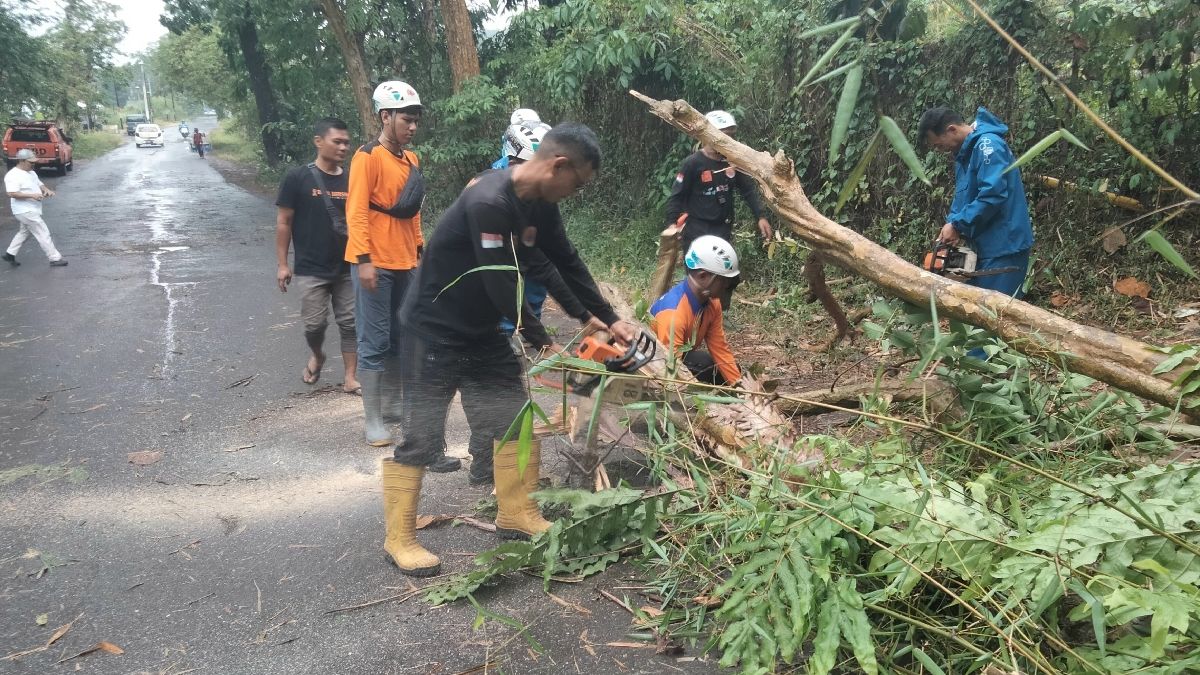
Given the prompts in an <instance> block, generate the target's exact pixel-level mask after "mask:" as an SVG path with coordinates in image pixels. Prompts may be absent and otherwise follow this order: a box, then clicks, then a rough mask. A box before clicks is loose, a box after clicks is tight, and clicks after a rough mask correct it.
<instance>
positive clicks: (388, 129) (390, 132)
mask: <svg viewBox="0 0 1200 675" xmlns="http://www.w3.org/2000/svg"><path fill="white" fill-rule="evenodd" d="M390 117H391V121H389V122H388V123H387V125H386V126H384V128H383V138H384V140H385V141H386V142H387V144H388V145H389V146H393V147H395V148H396V149H397V150H398V149H399V148H400V142H399V141H397V140H396V111H395V110H393V111H391V115H390ZM388 150H392V147H389V148H388ZM392 154H395V151H394V150H393V151H392Z"/></svg>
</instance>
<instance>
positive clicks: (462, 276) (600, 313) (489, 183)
mask: <svg viewBox="0 0 1200 675" xmlns="http://www.w3.org/2000/svg"><path fill="white" fill-rule="evenodd" d="M599 169H600V146H599V142H598V141H597V139H596V135H595V133H593V132H592V130H591V129H589V128H587V127H586V126H584V125H582V124H575V123H565V124H560V125H559V126H557V127H555V128H554V129H552V130H551V131H550V132H548V133H547V134H546V136H545V137H544V139H543V141H542V143H541V145H540V146H539V147H538V149H537V152H535V153H534V156H533V159H531V160H530V161H528V162H526V163H524V164H521V165H520V166H516V167H512V168H510V169H505V170H502V171H495V172H491V173H486V174H483V175H482V176H480V177H479V178H478V180H475V181H472V182H471V183H470V184H469V185H467V187H466V188H465V189H464V190H463V191H462V194H460V195H459V197H458V199H456V200H455V201H454V203H453V204H451V205H450V208H449V209H447V210H446V212H445V214H444V215H443V216H442V218H441V221H440V222H439V223H438V225H437V228H436V229H435V230H434V232H433V235H432V236H431V237H430V239H429V241H428V243H427V245H426V247H425V252H424V253H425V255H424V257H423V260H422V264H421V267H420V268H419V269H418V271H417V274H416V278H415V279H414V281H413V286H412V289H411V291H410V292H409V294H408V296H407V297H406V299H405V301H404V305H403V307H402V309H401V320H402V322H403V324H404V327H405V330H404V331H403V334H402V336H401V346H400V349H401V358H402V359H403V363H404V367H403V370H402V372H403V385H404V386H403V388H402V390H403V394H402V396H401V413H402V414H401V416H402V429H403V440H402V441H401V442H400V443H399V444H398V445H397V446H396V448H395V452H394V454H393V457H388V458H385V459H384V460H383V461H382V463H381V464H382V467H381V468H382V478H383V495H384V520H385V523H386V527H387V537H386V540H385V543H384V550H386V551H387V553H388V555H389V556H390V559H391V560H392V561H393V562H394V563H395V564H396V566H397V567H399V568H400V570H401V571H402V572H403V573H405V574H408V575H412V576H429V575H433V574H437V572H438V570H439V569H440V567H441V563H440V561H439V560H438V558H437V556H435V555H434V554H432V553H430V552H429V551H427V550H426V549H425V548H424V547H422V546H421V545H420V544H419V543H418V542H417V538H416V530H415V526H416V516H417V502H418V501H419V497H420V491H421V480H422V478H423V477H424V474H425V470H426V467H428V466H429V465H430V463H432V462H435V461H437V460H438V458H439V457H441V455H442V452H443V448H444V446H445V426H446V411H447V408H448V407H449V405H450V401H451V400H452V399H453V398H454V395H455V393H460V394H461V396H462V405H463V411H464V412H465V413H466V416H467V422H468V423H469V424H470V426H471V430H472V433H477V432H484V433H486V434H487V435H488V436H490V437H491V438H492V439H493V442H494V443H496V447H495V456H494V468H493V471H494V476H495V482H496V502H497V514H496V533H497V534H499V535H500V536H501V537H504V538H511V539H516V538H527V537H531V536H534V535H537V534H539V533H541V532H544V531H546V530H547V529H549V528H550V523H549V522H547V521H546V520H545V519H543V518H542V515H541V513H540V512H539V511H538V507H537V504H536V503H535V502H534V501H533V500H532V499H530V497H529V493H530V491H532V490H533V489H535V486H536V485H537V482H538V476H539V469H540V461H541V450H540V447H539V445H538V443H537V442H536V441H534V443H533V446H532V448H531V452H530V457H529V462H528V465H527V466H526V467H525V469H524V472H521V471H520V470H519V469H518V463H517V442H516V441H513V442H509V443H504V444H503V445H500V444H499V443H498V441H499V439H501V438H502V437H503V436H504V435H505V432H506V431H507V429H508V427H509V426H510V425H511V423H512V422H513V420H514V419H516V417H517V415H519V414H520V412H521V410H522V409H523V408H524V406H525V403H526V401H527V400H528V397H527V395H526V393H525V390H524V388H523V383H522V378H521V364H520V361H518V360H517V356H516V354H515V353H513V350H512V349H511V348H510V347H509V345H508V342H507V340H505V338H504V336H503V335H502V334H501V333H500V332H499V331H498V330H496V325H497V323H498V322H499V321H500V317H502V316H506V317H508V318H509V319H510V320H513V321H514V323H516V319H517V318H518V316H519V317H520V319H521V321H520V322H519V325H520V330H521V332H522V333H523V334H524V336H525V337H526V339H528V340H529V341H530V342H531V343H532V344H533V345H534V346H536V347H539V348H542V349H543V350H556V349H557V348H556V347H555V346H554V343H553V341H552V340H551V339H550V337H549V335H548V334H547V333H546V329H545V328H544V327H543V326H542V324H541V322H540V321H538V320H537V317H535V316H534V315H533V312H532V310H530V308H529V305H528V303H526V302H525V301H524V300H523V299H522V298H520V296H519V295H518V294H517V274H516V271H515V269H514V268H515V265H514V263H516V262H517V261H518V260H519V259H520V258H522V257H524V256H525V255H526V251H527V249H533V248H537V249H540V250H541V251H542V252H543V253H545V255H546V257H547V258H549V259H550V261H551V262H552V263H554V265H555V266H556V267H557V268H558V271H559V273H560V274H561V275H562V278H563V279H564V281H566V283H567V284H568V285H569V286H570V287H571V290H572V291H573V292H574V293H575V295H576V296H578V298H579V299H580V301H581V302H582V303H583V304H584V306H585V307H587V309H588V311H590V312H591V313H592V314H593V315H595V316H596V317H598V318H599V319H600V320H601V321H603V322H604V323H605V325H607V326H608V328H609V331H610V332H611V333H612V334H613V335H614V336H615V337H616V338H617V339H618V340H621V341H624V342H630V341H632V340H634V339H635V338H636V337H637V336H638V333H639V332H638V330H637V329H636V328H635V327H634V326H633V325H632V324H630V323H629V322H626V321H622V320H620V319H618V318H617V316H616V314H615V313H614V312H613V310H612V307H610V306H609V305H608V303H607V302H605V301H604V298H603V296H601V295H600V292H599V290H598V289H597V288H596V284H595V282H594V281H593V279H592V276H591V274H590V273H589V272H588V270H587V267H586V266H585V265H584V264H583V261H582V260H580V258H579V254H578V253H577V252H576V251H575V248H574V247H573V246H572V245H571V242H570V241H569V240H568V239H567V235H566V232H565V231H564V230H563V229H562V228H561V227H555V226H553V225H551V224H550V223H547V222H545V221H541V220H539V221H533V220H531V218H530V216H531V210H532V208H533V207H534V206H536V205H538V204H540V203H549V204H555V203H557V202H559V201H561V200H563V199H565V198H567V197H569V196H571V195H573V194H576V193H578V192H579V191H580V190H582V189H583V187H584V186H585V185H587V184H588V183H589V182H590V181H591V180H592V179H593V178H595V176H596V173H597V172H598V171H599ZM514 242H516V243H515V244H514Z"/></svg>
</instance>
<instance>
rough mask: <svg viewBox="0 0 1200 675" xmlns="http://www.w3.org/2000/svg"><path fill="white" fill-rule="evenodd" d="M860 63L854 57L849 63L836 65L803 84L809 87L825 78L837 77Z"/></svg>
mask: <svg viewBox="0 0 1200 675" xmlns="http://www.w3.org/2000/svg"><path fill="white" fill-rule="evenodd" d="M861 63H862V61H859V60H858V59H854V60H853V61H851V62H850V63H847V64H845V65H841V66H838V67H837V68H834V69H833V70H831V71H829V72H828V73H825V74H824V75H822V76H820V77H818V78H817V79H815V80H813V81H812V82H809V83H808V84H807V85H805V86H808V87H811V86H813V85H814V84H820V83H821V82H824V81H825V80H831V79H833V78H835V77H837V76H838V75H841V74H843V73H845V72H846V71H847V70H850V69H851V68H853V67H854V66H857V65H859V64H861ZM797 89H799V87H797Z"/></svg>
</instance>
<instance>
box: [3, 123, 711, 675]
mask: <svg viewBox="0 0 1200 675" xmlns="http://www.w3.org/2000/svg"><path fill="white" fill-rule="evenodd" d="M201 123H203V120H201ZM209 126H211V123H210V124H209V125H205V128H208V127H209ZM169 141H170V142H168V144H167V147H166V148H164V149H141V150H139V149H136V148H134V147H133V146H132V145H125V146H123V147H121V148H119V149H117V150H116V151H114V152H112V153H110V154H109V155H107V156H105V157H103V158H100V159H98V160H94V161H92V162H90V163H89V164H87V165H86V166H81V167H80V168H79V169H78V170H76V171H75V173H74V174H72V175H71V176H68V177H66V178H63V179H53V178H45V177H44V178H43V180H45V181H46V182H47V184H49V185H51V186H52V188H53V189H55V190H56V191H58V196H57V197H55V198H54V199H51V200H48V201H47V202H46V203H45V214H44V215H45V219H46V221H47V222H48V223H49V225H50V228H51V232H52V234H53V236H54V239H55V243H56V244H57V246H58V248H59V250H60V251H62V252H63V254H64V256H65V257H66V258H67V259H68V260H69V261H70V266H69V267H67V268H50V267H49V266H47V265H46V261H45V258H44V256H43V255H42V253H41V251H40V249H38V248H37V246H36V244H35V242H33V241H29V242H28V243H26V245H25V248H23V249H22V251H21V253H20V255H19V259H20V260H21V261H22V262H23V263H24V264H23V266H21V267H20V268H17V269H10V268H8V267H7V266H5V267H4V268H3V269H0V382H2V383H3V388H0V658H2V657H4V656H5V655H9V654H13V653H16V652H21V651H25V650H29V649H33V648H36V647H39V646H42V645H45V644H46V642H47V641H48V640H49V639H50V638H51V636H52V635H53V634H54V633H55V632H56V629H58V628H59V627H62V626H64V625H66V624H68V623H70V622H72V621H74V623H72V624H71V627H70V629H69V630H68V631H67V632H66V633H65V634H63V635H62V637H61V638H60V639H58V640H57V641H56V642H55V643H54V644H53V645H51V646H50V647H49V648H48V649H45V650H44V651H40V652H35V653H32V654H28V655H25V656H21V657H19V658H15V659H8V660H0V672H3V673H46V672H68V671H70V672H75V671H81V672H92V673H183V672H191V671H194V670H195V671H199V672H203V673H458V672H462V671H467V670H469V669H472V668H475V667H476V666H481V665H482V664H484V663H485V662H489V661H494V662H495V664H496V665H498V666H500V667H501V669H502V671H503V672H509V673H560V672H561V673H568V672H572V673H573V672H592V673H597V672H599V673H609V672H613V673H617V672H644V673H659V672H661V673H671V672H710V671H712V670H714V668H713V666H712V664H711V662H705V661H695V660H691V658H690V656H694V655H695V652H694V651H692V650H689V654H688V655H687V656H686V657H685V658H684V659H682V660H681V659H676V658H673V657H665V656H655V655H654V650H653V649H628V648H618V647H608V646H605V643H607V642H610V641H621V640H625V639H627V638H625V634H626V633H627V632H628V631H629V630H630V624H629V618H628V616H627V615H626V614H625V613H624V612H623V611H622V610H620V609H619V608H617V607H616V606H615V605H614V604H612V603H610V602H608V601H605V600H600V599H598V597H599V596H598V595H597V594H596V592H595V587H597V586H599V587H602V588H609V589H611V588H613V587H615V586H620V585H622V583H628V582H627V581H624V580H623V579H622V576H628V575H630V574H631V571H630V570H629V569H628V568H625V567H619V568H616V569H615V570H610V572H609V573H607V574H605V575H601V576H600V577H596V578H593V579H589V580H587V581H586V582H584V583H581V584H564V585H560V586H557V587H555V588H554V589H553V590H554V592H555V593H556V594H557V595H558V596H559V597H561V598H565V599H567V600H568V601H569V602H568V603H567V604H570V603H575V604H576V605H578V606H579V607H583V608H585V610H586V611H588V612H590V615H589V614H586V613H585V612H583V611H580V610H578V609H574V608H571V607H567V606H563V605H562V604H559V603H555V602H553V601H552V600H551V599H550V598H549V597H547V596H546V595H545V594H544V593H542V591H541V583H540V580H535V579H531V578H525V577H519V578H515V579H509V580H507V581H506V582H505V584H504V585H503V586H501V587H500V588H498V589H495V590H490V591H487V592H485V593H483V594H481V596H480V597H481V600H484V601H485V603H486V604H487V606H488V607H489V608H490V609H492V610H493V611H496V612H499V613H502V614H505V615H507V616H510V617H512V618H515V619H517V620H518V621H521V622H524V623H526V624H527V625H528V626H529V634H530V635H531V636H532V637H534V638H535V639H536V640H537V642H538V643H540V644H541V645H542V646H543V647H544V648H545V651H544V653H542V654H538V655H535V654H534V653H533V652H531V651H529V650H528V649H527V648H526V644H525V642H524V641H523V640H522V639H521V638H520V637H518V636H516V634H515V632H514V631H513V630H512V629H510V628H508V627H505V626H503V625H501V624H498V623H496V622H492V621H489V622H487V623H486V624H485V625H484V627H483V628H482V629H480V630H472V622H473V621H474V619H475V611H474V610H473V609H471V607H470V606H469V605H466V604H461V603H460V604H457V605H453V606H450V607H445V608H430V607H429V606H428V605H427V604H425V603H423V602H422V601H420V600H419V599H413V600H409V601H407V602H404V603H394V602H391V603H383V604H379V605H375V606H373V607H370V608H367V609H362V610H357V611H352V612H346V613H339V614H327V613H326V612H327V611H328V610H330V609H333V608H338V607H344V606H348V605H355V604H358V603H364V602H368V601H371V600H375V599H379V598H385V597H388V596H391V595H395V594H397V593H402V592H404V591H405V590H406V589H407V588H408V586H407V582H406V581H405V579H404V577H402V576H401V575H399V574H398V573H397V572H396V571H395V570H394V568H391V567H390V566H389V565H387V564H386V563H385V562H384V560H383V556H382V548H381V547H382V539H383V523H382V506H381V501H380V496H379V484H378V462H379V459H380V457H381V456H383V454H385V452H386V451H380V450H378V449H373V448H369V447H367V446H365V445H364V444H363V443H362V442H361V440H360V438H361V435H360V434H361V405H360V403H359V399H357V398H355V397H352V396H349V395H345V394H342V393H339V392H338V391H336V390H335V389H334V388H333V387H331V386H329V385H333V384H334V383H337V382H340V377H339V376H340V374H341V370H340V364H339V363H337V362H336V360H334V359H331V360H330V361H329V363H327V365H326V367H325V371H324V375H323V377H322V380H321V383H320V385H319V386H320V387H321V388H316V389H314V388H311V387H306V386H305V385H303V384H301V383H300V371H301V368H302V367H303V365H304V358H305V349H304V346H303V340H302V338H301V333H300V327H299V323H298V321H299V318H298V298H297V297H296V295H295V294H294V293H289V294H287V295H282V294H280V293H279V292H278V290H277V289H276V288H275V287H274V254H273V251H272V241H273V228H274V209H273V207H272V205H271V204H270V202H269V201H267V200H264V199H263V198H261V197H258V196H255V195H252V194H250V193H247V192H245V191H243V190H241V189H239V188H237V187H234V186H232V185H230V184H228V183H226V182H225V181H224V180H223V179H222V178H221V176H220V174H218V173H217V172H216V171H215V170H214V169H213V168H212V167H211V166H209V165H208V163H207V162H205V161H203V160H200V159H198V158H197V157H195V156H194V155H192V154H190V153H189V152H188V151H187V146H186V145H185V144H184V143H183V142H182V140H179V139H173V138H172V139H169ZM14 228H15V221H14V220H13V218H12V217H11V215H10V213H9V211H8V209H7V208H3V209H0V239H3V242H0V243H3V244H5V245H6V244H7V242H8V239H9V238H10V237H11V236H12V234H13V232H14ZM327 344H329V345H333V344H336V335H335V334H334V331H333V330H332V329H331V330H330V334H329V338H328V341H327ZM450 426H451V429H452V437H451V438H450V439H449V441H450V443H451V452H452V453H465V442H466V428H465V423H464V421H463V419H462V416H461V412H459V411H458V409H457V406H456V407H455V409H454V410H452V413H451V424H450ZM141 451H150V452H160V453H161V454H162V456H161V459H160V460H158V461H156V462H154V463H152V464H148V465H145V466H140V465H137V464H134V463H131V462H130V460H129V453H133V452H141ZM547 454H550V453H547ZM485 496H486V491H485V490H482V489H473V488H468V487H467V484H466V472H465V471H463V472H459V473H457V474H450V475H443V476H433V477H432V478H429V479H427V480H426V491H425V494H424V495H423V496H422V512H423V513H449V514H460V513H470V512H471V511H472V509H473V507H474V505H475V504H476V503H477V502H478V501H479V500H480V499H482V498H484V497H485ZM421 538H422V540H423V541H424V542H425V543H426V545H427V546H429V548H431V549H432V550H434V551H435V552H438V553H439V554H441V555H442V558H443V560H444V561H445V565H444V567H445V568H447V569H448V570H449V571H462V570H465V569H466V568H467V567H468V565H469V563H470V560H471V556H472V555H473V554H474V553H477V552H479V551H482V550H484V549H485V548H488V547H490V546H492V545H494V544H495V540H494V539H493V538H492V535H490V534H488V533H485V532H482V531H479V530H476V529H474V528H470V527H453V528H451V527H441V528H434V529H430V530H427V531H423V532H422V533H421ZM616 592H617V593H618V594H621V593H622V592H623V591H616ZM631 601H632V602H636V603H639V604H644V603H641V602H640V601H639V599H638V598H637V597H633V598H632V599H631ZM41 615H45V616H41ZM39 617H40V620H41V622H42V623H44V625H39ZM585 630H586V631H587V633H586V637H585V638H583V639H581V634H582V633H583V632H584V631H585ZM99 641H107V642H111V643H113V644H115V645H118V646H119V647H120V648H121V649H123V650H124V654H123V655H119V656H118V655H111V654H108V653H104V652H96V653H92V654H89V655H85V656H81V657H79V658H75V659H72V660H68V661H65V662H63V663H61V664H58V665H56V662H58V661H60V660H61V659H66V658H69V657H71V656H72V655H75V654H78V653H79V652H81V651H84V650H85V649H87V648H89V647H91V646H92V645H94V644H96V643H97V642H99ZM478 672H483V671H482V670H480V671H478ZM491 672H496V671H495V670H494V669H493V670H492V671H491Z"/></svg>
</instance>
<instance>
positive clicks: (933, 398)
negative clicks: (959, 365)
mask: <svg viewBox="0 0 1200 675" xmlns="http://www.w3.org/2000/svg"><path fill="white" fill-rule="evenodd" d="M777 393H778V394H780V396H781V398H779V399H778V400H776V401H775V408H776V409H777V410H778V411H779V412H781V413H783V414H785V415H819V414H822V413H827V412H830V408H829V406H837V407H839V408H857V407H859V405H860V403H861V399H862V397H864V396H876V397H881V398H886V399H887V400H889V401H923V402H924V403H925V405H926V408H927V410H928V412H929V417H930V419H931V420H933V421H935V422H937V421H945V419H946V418H957V417H959V416H960V414H961V412H962V410H961V408H960V407H959V405H958V393H957V392H956V391H955V390H954V388H953V387H952V386H951V385H950V384H949V383H948V382H944V381H942V380H883V381H880V382H876V381H874V380H872V381H867V382H851V383H849V384H844V385H842V386H840V387H836V388H832V389H817V390H815V391H806V392H801V393H798V394H786V395H784V394H783V393H782V392H777Z"/></svg>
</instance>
